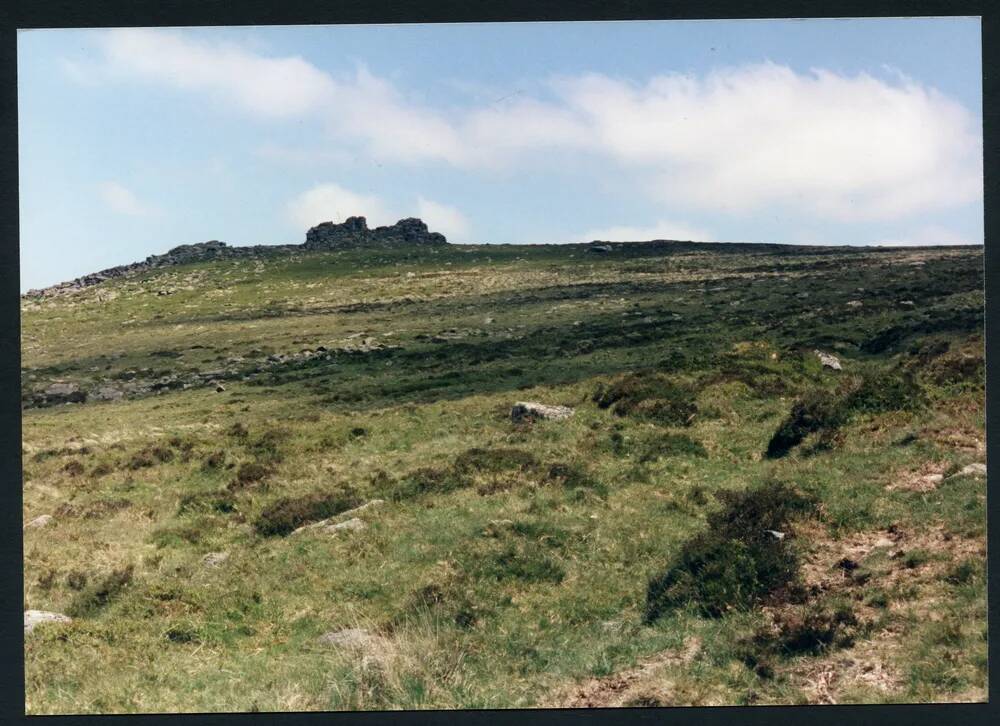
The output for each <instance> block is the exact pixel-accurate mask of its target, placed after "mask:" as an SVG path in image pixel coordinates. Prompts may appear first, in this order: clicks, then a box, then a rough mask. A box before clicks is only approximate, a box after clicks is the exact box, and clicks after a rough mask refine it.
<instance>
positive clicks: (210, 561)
mask: <svg viewBox="0 0 1000 726" xmlns="http://www.w3.org/2000/svg"><path fill="white" fill-rule="evenodd" d="M228 559H229V553H228V552H209V553H208V554H207V555H205V556H204V557H202V558H201V563H202V564H203V565H205V567H218V566H219V565H221V564H222V563H223V562H225V561H226V560H228Z"/></svg>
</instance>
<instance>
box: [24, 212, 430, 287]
mask: <svg viewBox="0 0 1000 726" xmlns="http://www.w3.org/2000/svg"><path fill="white" fill-rule="evenodd" d="M445 244H448V241H447V240H446V239H445V237H444V235H443V234H440V233H439V232H431V231H429V230H428V229H427V225H426V224H425V223H424V222H423V221H422V220H420V219H416V218H414V217H409V218H407V219H401V220H399V221H398V222H396V223H395V224H393V225H389V226H387V227H376V228H375V229H369V228H368V222H367V221H366V220H365V218H364V217H348V218H347V220H345V221H344V222H343V223H341V224H336V223H334V222H323V223H321V224H318V225H316V226H315V227H313V228H311V229H310V230H309V231H308V232H306V241H305V242H304V243H303V244H301V245H253V246H247V247H230V246H229V245H227V244H226V243H225V242H219V241H218V240H210V241H208V242H199V243H197V244H189V245H179V246H177V247H174V248H173V249H171V250H169V251H167V252H166V253H164V254H162V255H150V256H149V257H147V258H146V259H145V260H143V261H142V262H133V263H131V264H128V265H118V266H117V267H110V268H108V269H106V270H101V271H100V272H94V273H91V274H89V275H84V276H83V277H78V278H76V279H75V280H70V281H68V282H61V283H59V284H58V285H52V286H51V287H46V288H43V289H41V290H28V292H27V293H25V295H24V296H23V297H27V298H35V297H50V296H52V295H59V294H64V293H67V292H72V291H74V290H80V289H82V288H85V287H90V286H92V285H99V284H100V283H102V282H105V281H106V280H111V279H114V278H117V277H126V276H129V275H134V274H138V273H141V272H147V271H149V270H155V269H158V268H161V267H171V266H173V265H184V264H187V263H191V262H204V261H208V260H231V259H238V258H264V257H274V256H278V255H284V254H291V253H293V252H302V251H312V250H337V249H350V248H356V247H378V248H384V247H393V246H401V245H420V246H432V245H433V246H439V245H445Z"/></svg>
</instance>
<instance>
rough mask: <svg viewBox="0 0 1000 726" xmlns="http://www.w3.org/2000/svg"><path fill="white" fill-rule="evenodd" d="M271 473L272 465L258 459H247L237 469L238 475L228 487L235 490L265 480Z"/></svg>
mask: <svg viewBox="0 0 1000 726" xmlns="http://www.w3.org/2000/svg"><path fill="white" fill-rule="evenodd" d="M270 473H271V467H269V466H266V465H264V464H261V463H260V462H258V461H245V462H243V463H242V464H240V466H239V468H238V469H237V470H236V477H235V478H234V479H233V481H232V482H230V484H229V486H228V489H229V490H230V491H235V490H238V489H245V488H247V487H249V486H252V485H254V484H257V483H259V482H262V481H264V479H265V478H267V476H268V475H269V474H270Z"/></svg>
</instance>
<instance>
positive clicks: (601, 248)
mask: <svg viewBox="0 0 1000 726" xmlns="http://www.w3.org/2000/svg"><path fill="white" fill-rule="evenodd" d="M612 249H614V248H613V247H612V246H611V245H591V246H590V247H588V248H587V251H588V252H596V253H598V254H607V253H608V252H611V250H612Z"/></svg>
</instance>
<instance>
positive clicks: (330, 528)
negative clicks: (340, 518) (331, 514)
mask: <svg viewBox="0 0 1000 726" xmlns="http://www.w3.org/2000/svg"><path fill="white" fill-rule="evenodd" d="M366 526H367V525H366V524H365V523H364V522H362V521H361V520H360V519H358V518H357V517H352V518H351V519H348V520H347V521H346V522H338V523H336V524H328V525H326V526H325V527H322V528H321V531H323V532H325V533H327V534H335V533H337V532H344V531H347V532H356V531H358V530H362V529H364V528H365V527H366Z"/></svg>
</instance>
